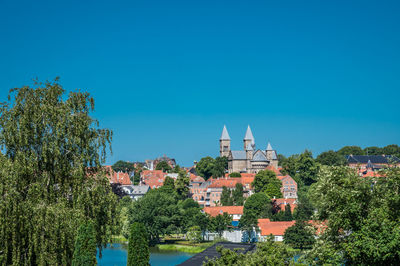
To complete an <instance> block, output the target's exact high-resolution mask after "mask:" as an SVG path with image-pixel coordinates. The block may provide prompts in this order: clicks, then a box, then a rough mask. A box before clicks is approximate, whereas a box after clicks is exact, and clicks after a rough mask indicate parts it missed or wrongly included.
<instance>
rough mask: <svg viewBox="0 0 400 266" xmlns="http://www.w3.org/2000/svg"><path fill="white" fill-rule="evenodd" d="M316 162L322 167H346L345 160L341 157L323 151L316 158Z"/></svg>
mask: <svg viewBox="0 0 400 266" xmlns="http://www.w3.org/2000/svg"><path fill="white" fill-rule="evenodd" d="M316 161H317V162H318V163H320V164H322V165H330V166H334V165H336V166H339V165H346V164H347V160H346V158H345V157H344V156H343V155H340V154H338V153H337V152H335V151H332V150H330V151H325V152H322V153H321V154H320V155H318V156H317V159H316Z"/></svg>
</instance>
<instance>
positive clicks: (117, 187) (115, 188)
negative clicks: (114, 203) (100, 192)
mask: <svg viewBox="0 0 400 266" xmlns="http://www.w3.org/2000/svg"><path fill="white" fill-rule="evenodd" d="M110 186H111V191H112V192H113V193H114V194H115V195H116V196H117V197H118V198H119V199H122V198H123V197H125V196H127V195H128V194H127V193H126V192H125V190H123V189H122V186H121V184H119V183H112V184H110Z"/></svg>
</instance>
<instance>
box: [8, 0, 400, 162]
mask: <svg viewBox="0 0 400 266" xmlns="http://www.w3.org/2000/svg"><path fill="white" fill-rule="evenodd" d="M398 14H400V2H399V1H365V0H364V1H298V0H296V1H291V0H286V1H266V0H265V1H232V0H231V1H217V0H214V1H204V0H203V1H152V0H146V1H71V0H70V1H19V0H0V100H1V99H3V100H5V99H6V95H7V93H8V90H9V89H10V88H12V87H19V86H22V85H29V84H32V82H31V80H32V79H33V78H35V77H37V78H39V79H40V80H46V79H53V78H54V77H56V76H60V77H61V83H62V85H63V86H64V87H65V88H66V89H67V90H74V89H77V88H80V89H84V90H87V91H89V92H90V93H91V94H92V95H93V96H94V97H95V100H96V111H95V113H94V114H93V115H94V116H95V117H96V118H98V119H99V120H100V123H101V126H102V127H107V128H110V129H112V130H113V131H114V140H113V155H112V156H109V157H108V159H107V163H113V162H115V161H116V160H119V159H121V160H130V161H137V160H138V161H143V160H144V159H148V158H154V157H157V156H160V155H163V154H167V155H169V156H172V157H175V158H176V159H177V161H178V163H179V164H181V165H184V166H189V165H191V164H192V162H193V160H199V159H200V158H201V157H204V156H207V155H211V156H213V157H215V156H217V155H218V151H219V143H218V139H219V137H220V134H221V131H222V127H223V125H224V124H226V126H227V128H228V131H229V134H230V136H231V138H232V147H233V148H235V149H239V148H242V139H243V137H244V133H245V130H246V127H247V125H248V124H250V126H251V127H252V130H253V134H254V137H255V139H256V145H257V147H258V148H265V147H266V145H267V142H268V141H270V142H271V144H272V146H273V147H274V148H275V149H276V150H277V151H278V153H282V154H284V155H290V154H294V153H300V152H302V151H303V150H304V149H306V148H308V149H311V150H312V151H313V153H314V154H318V153H320V152H321V151H324V150H328V149H338V148H340V147H342V146H344V145H360V146H362V147H365V146H384V145H387V144H392V143H396V144H399V139H400V118H399V114H400V112H399V96H400V48H399V47H400V32H399V31H400V16H399V15H398ZM3 100H1V101H3Z"/></svg>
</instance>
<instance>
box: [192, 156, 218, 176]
mask: <svg viewBox="0 0 400 266" xmlns="http://www.w3.org/2000/svg"><path fill="white" fill-rule="evenodd" d="M214 164H215V160H214V159H213V158H211V157H210V156H207V157H204V158H201V159H200V161H199V162H198V163H197V164H196V172H197V173H198V174H199V175H200V176H201V177H203V178H204V179H205V180H208V179H209V178H210V177H211V176H212V175H213V170H214Z"/></svg>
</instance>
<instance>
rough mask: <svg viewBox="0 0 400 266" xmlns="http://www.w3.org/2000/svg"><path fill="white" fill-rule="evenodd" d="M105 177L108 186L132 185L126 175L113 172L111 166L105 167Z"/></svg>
mask: <svg viewBox="0 0 400 266" xmlns="http://www.w3.org/2000/svg"><path fill="white" fill-rule="evenodd" d="M105 169H106V176H107V178H108V180H109V181H110V184H120V185H122V186H127V185H132V181H131V179H130V177H129V174H128V173H124V172H115V171H114V170H113V169H112V167H111V165H106V166H105Z"/></svg>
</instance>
